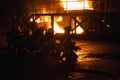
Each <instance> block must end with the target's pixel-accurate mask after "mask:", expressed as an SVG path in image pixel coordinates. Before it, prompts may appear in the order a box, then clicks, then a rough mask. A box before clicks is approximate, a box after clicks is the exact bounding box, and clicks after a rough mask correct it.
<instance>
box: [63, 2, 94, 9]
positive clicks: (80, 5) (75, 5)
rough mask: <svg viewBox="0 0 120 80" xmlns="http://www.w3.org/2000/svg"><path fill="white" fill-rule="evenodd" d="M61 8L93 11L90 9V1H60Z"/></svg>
mask: <svg viewBox="0 0 120 80" xmlns="http://www.w3.org/2000/svg"><path fill="white" fill-rule="evenodd" d="M62 6H63V7H64V10H83V9H88V10H93V8H92V1H88V0H84V1H78V0H62Z"/></svg>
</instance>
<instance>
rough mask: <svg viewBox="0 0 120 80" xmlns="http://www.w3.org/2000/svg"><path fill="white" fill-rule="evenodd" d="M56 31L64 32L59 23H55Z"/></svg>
mask: <svg viewBox="0 0 120 80" xmlns="http://www.w3.org/2000/svg"><path fill="white" fill-rule="evenodd" d="M54 31H55V33H64V30H63V29H61V28H60V27H59V25H58V24H57V23H54Z"/></svg>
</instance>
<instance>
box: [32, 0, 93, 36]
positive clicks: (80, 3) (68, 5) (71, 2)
mask: <svg viewBox="0 0 120 80" xmlns="http://www.w3.org/2000/svg"><path fill="white" fill-rule="evenodd" d="M61 2H62V7H63V8H64V11H65V10H85V9H87V10H93V7H92V1H88V0H61ZM42 13H43V14H46V13H48V11H47V10H46V8H43V11H42ZM63 19H64V17H63V16H58V17H57V18H56V17H54V25H53V26H51V22H52V21H51V17H50V16H42V17H40V18H38V19H36V20H35V21H36V23H37V24H38V25H39V27H41V26H44V27H45V28H46V29H48V28H51V27H53V28H54V32H55V33H64V27H65V26H66V20H67V19H66V20H65V19H64V20H63ZM77 20H78V21H79V19H77ZM30 21H33V19H30ZM79 22H80V21H79ZM63 23H64V24H63ZM67 24H68V23H67ZM76 25H77V24H76ZM83 32H84V30H83V29H82V28H81V27H80V26H78V27H77V28H76V29H75V31H73V33H76V34H81V33H83Z"/></svg>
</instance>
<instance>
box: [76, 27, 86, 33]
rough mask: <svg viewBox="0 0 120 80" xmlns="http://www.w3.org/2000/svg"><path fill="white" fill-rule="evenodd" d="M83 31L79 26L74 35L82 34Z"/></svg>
mask: <svg viewBox="0 0 120 80" xmlns="http://www.w3.org/2000/svg"><path fill="white" fill-rule="evenodd" d="M83 32H84V30H83V29H82V28H81V27H80V26H79V27H77V28H76V34H82V33H83Z"/></svg>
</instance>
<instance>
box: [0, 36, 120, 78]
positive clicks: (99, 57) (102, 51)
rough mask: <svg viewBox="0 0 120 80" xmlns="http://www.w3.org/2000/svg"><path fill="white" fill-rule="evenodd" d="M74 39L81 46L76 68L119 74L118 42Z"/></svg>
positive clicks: (3, 50)
mask: <svg viewBox="0 0 120 80" xmlns="http://www.w3.org/2000/svg"><path fill="white" fill-rule="evenodd" d="M74 41H76V45H77V46H80V47H81V50H79V51H77V52H76V53H77V55H78V56H79V58H78V62H77V67H78V68H82V69H89V70H98V71H103V72H108V73H111V74H114V75H116V76H118V77H119V76H120V69H119V68H120V45H119V44H120V43H116V42H106V41H94V40H92V41H91V40H74ZM6 54H8V51H7V43H6V37H5V36H1V37H0V55H6ZM7 66H9V65H7ZM5 74H6V73H5ZM71 76H72V77H71ZM71 76H69V77H70V78H71V80H76V79H75V78H76V77H79V76H85V74H82V73H74V74H72V75H71ZM94 77H95V75H94ZM119 78H120V77H119ZM80 79H81V80H96V79H82V78H80ZM97 80H98V79H97ZM104 80H105V79H104ZM106 80H107V79H106ZM109 80H111V79H109Z"/></svg>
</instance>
